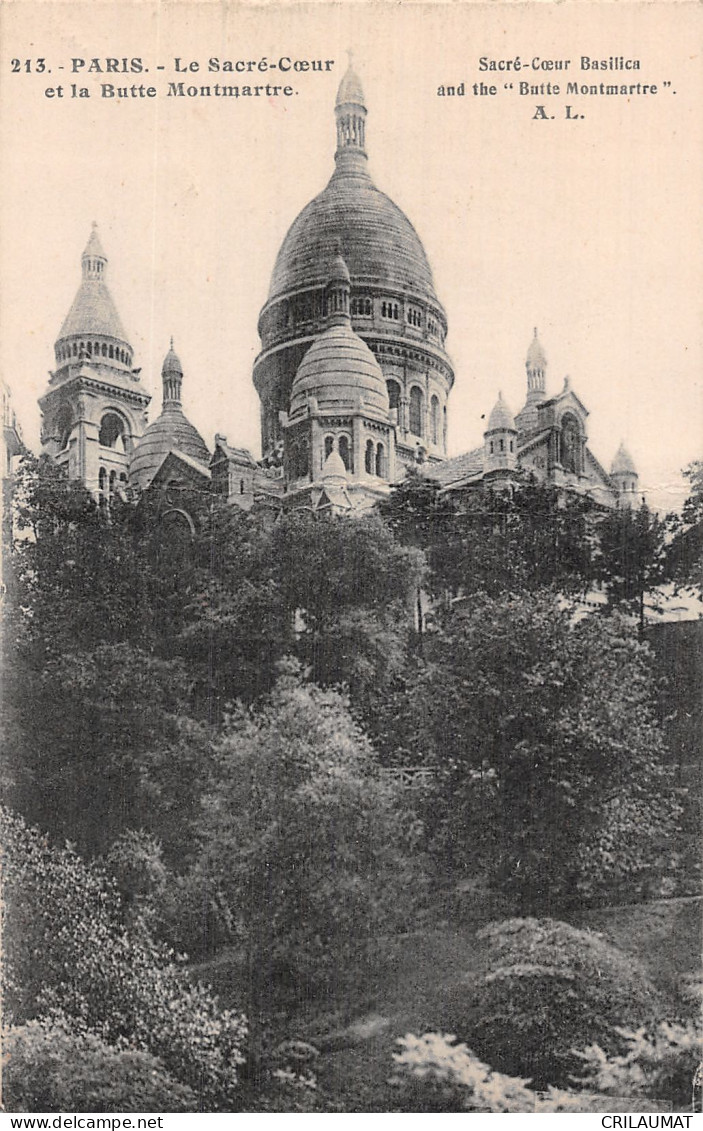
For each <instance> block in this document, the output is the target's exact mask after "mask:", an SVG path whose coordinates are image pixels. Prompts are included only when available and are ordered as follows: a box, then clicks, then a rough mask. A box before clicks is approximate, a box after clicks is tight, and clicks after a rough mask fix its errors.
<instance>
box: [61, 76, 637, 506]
mask: <svg viewBox="0 0 703 1131" xmlns="http://www.w3.org/2000/svg"><path fill="white" fill-rule="evenodd" d="M335 118H336V126H337V148H336V152H335V155H334V169H333V172H332V175H331V178H330V180H329V182H328V184H327V186H326V187H325V188H324V189H323V190H322V192H321V193H320V194H319V195H318V196H316V197H315V198H314V199H313V200H312V201H311V202H310V203H309V204H308V205H307V206H306V207H305V208H304V209H303V210H302V212H301V213H300V215H299V216H298V217H297V218H296V219H295V220H294V221H293V223H292V225H291V227H290V228H289V231H288V234H287V235H286V237H285V239H284V241H283V244H282V246H281V249H280V251H279V253H278V256H277V258H276V262H275V265H274V268H273V273H272V278H271V285H270V289H269V294H268V297H267V299H266V302H265V303H264V306H263V308H262V310H261V313H260V316H259V324H258V329H259V336H260V340H261V350H260V352H259V354H258V357H257V358H256V360H255V363H254V369H253V382H254V386H255V388H256V390H257V393H258V395H259V399H260V404H261V453H262V454H261V458H260V459H255V458H254V457H253V456H252V455H251V453H250V452H249V451H248V450H246V449H243V448H240V447H236V446H233V445H231V444H230V443H229V442H228V440H227V438H226V437H225V436H223V435H219V434H217V435H216V436H215V442H214V451H212V452H211V451H210V450H209V449H208V447H207V445H206V444H205V441H204V440H203V438H202V437H201V436H200V434H199V433H198V432H197V430H196V429H195V428H194V426H193V425H192V424H191V422H190V421H189V420H188V419H187V417H186V416H185V414H184V412H183V409H182V404H181V390H182V385H183V381H184V379H185V378H184V373H183V368H182V366H181V363H180V361H179V358H178V356H177V353H176V352H175V350H174V344H173V341H172V342H171V346H170V348H169V350H168V352H167V353H166V356H165V359H164V363H163V367H162V375H161V376H162V407H161V412H160V414H159V415H158V416H157V418H156V419H155V420H153V422H152V423H150V424H149V423H148V415H147V413H148V408H149V403H150V399H151V398H150V395H149V393H148V392H147V390H146V389H145V387H144V385H143V383H142V380H141V371H140V370H139V369H138V368H136V367H135V366H134V358H133V349H132V346H131V345H130V343H129V340H128V338H127V336H126V334H125V331H124V329H123V327H122V324H121V322H120V319H119V316H118V314H117V311H116V308H115V305H114V302H113V300H112V297H111V295H110V292H109V289H108V285H107V281H106V276H107V267H108V260H107V256H106V255H105V252H104V251H103V248H102V246H101V243H100V239H99V236H98V232H97V228H96V227H95V226H93V230H92V232H91V235H90V238H89V240H88V244H87V246H86V248H85V251H84V252H83V255H82V259H81V280H80V285H79V288H78V292H77V294H76V298H75V299H74V302H73V305H72V306H71V309H70V311H69V313H68V315H67V317H66V320H65V322H64V324H63V326H62V328H61V331H60V333H59V337H58V338H57V341H56V343H55V362H56V369H55V370H54V371H52V372H51V375H50V380H49V385H48V389H47V391H46V392H45V394H44V395H43V397H42V398H41V400H40V407H41V411H42V445H43V449H44V451H46V452H47V453H49V454H50V455H51V456H52V457H53V458H54V459H55V460H56V461H57V462H58V463H59V464H61V465H62V466H64V467H65V468H66V470H67V473H68V475H69V477H70V478H72V479H78V480H80V481H81V482H83V483H84V484H85V486H86V487H87V488H88V489H89V490H90V491H91V492H93V493H94V494H95V495H96V496H97V497H99V498H100V499H101V500H106V501H109V499H110V497H111V496H114V494H115V493H116V492H119V493H123V494H128V493H133V494H134V495H138V494H139V493H140V492H143V491H146V490H150V489H152V488H155V487H157V486H158V485H165V484H173V483H178V482H182V483H185V484H187V485H189V486H194V487H196V488H199V489H202V490H207V491H214V492H216V493H217V494H218V495H220V496H222V497H224V498H226V499H227V500H228V501H229V502H231V503H232V504H234V505H237V506H240V507H243V508H245V509H248V508H250V507H251V506H253V505H254V504H255V503H256V502H265V503H268V504H270V505H273V506H275V507H280V506H287V507H303V508H306V509H312V510H326V509H329V510H332V511H335V512H354V511H359V510H361V511H363V510H364V509H367V508H368V507H370V506H372V505H373V504H374V503H375V502H376V501H377V500H378V499H379V498H381V497H382V496H383V495H385V494H387V493H388V491H389V490H390V488H391V485H392V484H393V483H396V482H398V481H399V480H401V479H402V478H403V476H404V475H405V474H406V473H407V470H408V469H409V468H411V467H415V468H418V469H419V470H421V471H423V472H424V473H425V474H426V475H428V476H431V477H434V478H435V479H436V480H437V481H438V482H439V484H440V486H441V488H442V489H443V490H446V491H450V492H451V491H455V490H460V489H473V488H477V489H480V488H485V487H488V486H495V487H500V486H503V487H505V486H506V485H509V484H510V483H511V482H513V481H516V480H518V479H520V478H523V477H525V476H526V475H528V474H533V475H535V476H536V477H537V478H538V479H541V480H543V479H546V480H549V481H551V482H553V483H554V484H555V485H556V486H558V487H559V488H563V489H564V490H567V491H577V492H579V493H583V494H590V495H591V496H592V497H593V498H594V500H595V501H596V502H598V503H599V504H601V505H603V506H606V507H613V506H617V505H620V504H622V503H623V502H627V501H631V500H632V499H633V497H635V496H636V492H637V487H638V479H637V473H636V470H635V467H634V464H633V463H632V460H631V458H630V457H629V455H628V453H627V452H626V451H625V449H624V448H623V447H622V446H621V448H620V450H619V452H618V453H617V455H616V457H615V459H614V461H613V464H612V466H611V470H610V472H609V473H608V472H606V471H605V470H604V468H603V467H602V465H601V464H600V463H599V461H598V460H597V458H596V457H595V455H594V454H593V453H592V452H591V451H590V449H589V447H588V442H587V417H588V412H587V409H586V408H585V406H584V404H583V402H582V401H581V399H580V398H579V396H578V395H577V393H576V391H575V390H574V389H572V388H571V386H570V383H569V381H568V379H566V380H565V382H564V386H563V388H562V389H561V390H560V391H559V392H558V393H556V394H552V395H548V391H547V381H546V375H547V359H546V355H545V352H544V350H543V348H542V346H541V344H540V342H539V338H538V336H537V331H535V333H534V337H533V339H532V342H531V343H530V346H529V349H528V352H527V359H526V380H527V387H526V397H525V403H524V405H523V407H522V408H521V409H520V411H519V412H518V413H517V414H516V415H515V416H513V414H512V413H511V411H510V409H509V408H508V406H507V404H506V403H505V401H504V400H503V398H502V395H499V396H498V399H497V402H496V404H495V407H494V409H493V411H492V413H491V414H490V417H489V421H488V426H487V428H486V430H485V433H484V438H483V439H484V442H483V444H482V445H481V446H480V447H478V448H476V449H475V450H473V451H470V452H467V453H465V454H464V455H461V456H458V457H454V458H451V459H449V458H447V420H448V406H449V399H450V394H451V391H452V387H453V385H454V370H453V367H452V363H451V360H450V358H449V355H448V353H447V351H446V347H445V342H446V338H447V331H448V327H447V317H446V313H445V311H444V308H443V306H442V304H441V302H440V300H439V298H438V297H437V294H436V292H435V287H434V281H433V278H432V272H431V269H430V266H429V262H428V259H427V256H426V254H425V251H424V248H423V246H422V243H421V242H420V239H419V237H418V235H417V233H416V231H415V229H414V228H413V226H412V224H411V222H410V221H409V220H408V218H407V217H406V216H405V215H404V214H403V212H401V210H400V209H399V208H398V207H397V206H396V205H395V204H394V203H393V201H391V200H390V198H389V197H388V196H386V195H385V194H384V193H383V192H381V191H380V190H379V189H377V188H376V186H375V185H374V183H373V180H372V179H371V175H370V173H369V169H368V155H367V150H366V133H367V129H366V127H367V108H366V104H365V98H364V94H363V90H362V87H361V84H360V82H359V79H358V77H357V76H356V74H355V72H354V71H353V69H352V68H351V66H350V68H349V70H348V71H347V73H346V75H345V76H344V78H343V79H342V82H341V84H340V87H339V91H338V93H337V99H336V104H335Z"/></svg>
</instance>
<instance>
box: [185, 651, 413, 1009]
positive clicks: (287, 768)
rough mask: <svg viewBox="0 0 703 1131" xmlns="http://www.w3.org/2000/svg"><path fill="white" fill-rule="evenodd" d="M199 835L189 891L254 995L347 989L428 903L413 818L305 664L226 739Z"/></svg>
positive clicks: (291, 669) (241, 717)
mask: <svg viewBox="0 0 703 1131" xmlns="http://www.w3.org/2000/svg"><path fill="white" fill-rule="evenodd" d="M201 828H202V852H201V855H200V858H199V860H198V862H197V864H196V866H195V868H194V870H193V873H192V875H191V877H190V890H192V891H193V893H194V895H195V897H196V898H197V900H198V903H199V906H200V907H202V902H203V901H204V900H205V899H207V900H208V903H209V908H210V913H211V915H212V917H213V919H214V929H215V930H216V931H218V930H219V932H220V933H221V935H222V936H223V937H224V938H229V939H231V940H233V941H236V940H240V942H241V944H242V946H243V948H244V949H245V951H246V954H247V955H248V961H247V967H248V970H249V978H250V979H251V983H252V991H251V992H252V993H253V994H254V995H256V994H257V993H258V992H260V991H261V990H262V989H263V988H265V986H266V983H267V982H268V983H271V982H274V983H278V984H279V986H280V985H281V983H282V982H285V981H286V980H288V981H289V984H290V985H291V989H292V991H293V992H295V993H297V994H299V995H305V994H306V993H307V992H310V991H312V990H313V989H315V988H317V987H319V985H320V983H323V984H324V983H325V982H326V981H327V980H329V978H331V977H335V978H338V979H340V978H341V979H343V978H344V976H345V968H346V967H347V965H348V964H349V963H352V962H353V961H354V960H355V959H358V957H359V956H360V955H362V954H363V953H364V948H365V946H366V943H367V942H368V941H369V940H370V939H372V938H373V937H374V936H375V935H377V934H379V933H383V932H384V931H388V930H392V929H394V928H397V927H398V926H399V925H401V924H402V923H405V922H408V921H409V919H410V917H411V916H412V914H413V910H414V907H415V905H416V902H417V899H418V898H419V897H421V896H422V892H423V873H422V868H421V866H420V863H421V862H420V861H419V860H418V858H417V856H416V850H417V839H418V835H419V832H420V829H419V828H418V823H417V820H416V818H415V817H414V816H413V815H412V814H411V813H409V812H408V811H407V810H405V808H404V807H403V805H402V802H401V799H400V797H399V795H398V793H397V790H396V788H395V787H394V786H392V785H391V784H390V783H388V782H386V781H385V780H383V778H382V777H381V776H380V775H379V773H378V771H377V767H376V765H375V762H374V758H373V752H372V750H371V747H370V745H369V743H368V741H367V739H366V738H365V737H364V736H363V734H362V733H361V732H360V731H359V729H358V728H357V726H356V725H355V724H354V722H353V720H352V718H351V716H350V714H349V711H348V708H347V704H346V702H345V700H344V699H343V698H342V697H341V696H340V695H339V694H338V693H337V692H335V691H323V690H321V689H319V688H316V687H314V686H309V685H308V686H306V685H304V684H303V683H302V682H301V679H300V675H299V671H298V669H297V667H296V666H295V664H289V665H288V666H287V668H286V669H284V673H283V674H282V676H281V678H280V679H279V682H278V684H277V686H276V688H275V690H274V692H273V694H272V696H271V697H270V699H269V700H268V701H267V702H266V704H265V705H264V706H263V707H262V708H261V710H259V711H257V712H248V713H247V712H243V711H242V712H239V713H237V714H236V715H234V716H233V717H232V719H231V720H230V722H229V725H228V727H227V728H226V730H225V732H224V734H223V735H222V737H221V738H220V739H219V740H218V743H217V746H216V768H215V772H214V774H213V781H212V786H211V789H210V791H209V793H208V796H207V797H206V799H205V803H204V811H203V817H202V824H201ZM194 920H195V923H196V924H198V923H199V922H201V920H202V912H200V913H199V914H198V915H196V916H194Z"/></svg>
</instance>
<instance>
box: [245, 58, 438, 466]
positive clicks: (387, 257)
mask: <svg viewBox="0 0 703 1131" xmlns="http://www.w3.org/2000/svg"><path fill="white" fill-rule="evenodd" d="M335 119H336V126H337V149H336V152H335V155H334V162H335V167H334V172H333V174H332V176H331V178H330V180H329V182H328V184H327V186H326V188H324V189H323V191H322V192H321V193H319V195H318V196H316V197H315V198H314V200H311V201H310V203H309V204H307V205H306V206H305V208H303V210H302V212H301V213H300V214H299V215H298V216H297V218H296V219H295V220H294V221H293V223H292V224H291V226H290V228H289V230H288V234H287V235H286V238H285V239H284V241H283V244H282V246H281V249H280V251H279V253H278V256H277V257H276V263H275V266H274V269H273V275H272V277H271V286H270V288H269V294H268V298H267V300H266V302H265V303H264V306H263V309H262V310H261V313H260V315H259V335H260V337H261V352H260V354H259V355H258V357H257V359H256V361H255V362H254V374H253V377H254V385H255V387H256V390H257V392H258V394H259V397H260V399H261V440H262V451H263V454H264V455H269V454H272V453H275V451H276V450H277V445H278V444H279V443H280V441H281V440H282V438H283V437H282V423H281V422H282V420H284V419H285V417H286V415H287V414H288V413H289V412H290V410H291V390H292V385H293V379H294V377H295V375H296V373H297V372H298V368H299V366H300V364H301V362H302V360H303V357H304V356H305V354H306V352H307V351H308V350H309V349H310V346H311V344H312V342H313V341H315V339H316V338H318V337H319V335H321V334H323V333H324V331H325V329H326V326H327V322H326V317H327V310H326V298H325V286H326V283H327V280H328V271H329V264H330V262H331V260H332V259H333V258H334V256H335V255H340V254H341V256H343V258H344V260H345V262H346V265H347V267H348V269H349V276H350V279H349V282H350V301H349V314H350V316H351V326H352V329H353V331H354V334H355V335H356V336H357V338H358V339H360V340H361V341H362V342H363V343H364V344H365V348H366V347H368V351H369V354H370V355H373V357H374V358H375V363H374V364H375V366H377V367H378V368H379V369H380V371H381V374H382V377H383V380H384V381H385V383H386V392H387V394H388V401H389V404H390V408H391V409H392V410H393V411H394V412H395V414H396V419H397V429H398V441H397V448H396V450H397V452H398V456H399V459H400V461H401V463H402V462H405V463H406V464H408V465H410V464H413V463H414V462H415V461H416V455H417V449H418V448H422V449H423V450H424V451H425V452H427V453H428V458H430V459H440V458H443V457H444V456H445V454H446V417H447V413H446V403H447V397H448V394H449V392H450V390H451V387H452V385H453V383H454V373H453V370H452V364H451V361H450V359H449V358H448V356H447V354H446V351H445V347H444V342H445V337H446V333H447V319H446V314H445V312H444V308H443V307H442V304H441V303H440V301H439V299H438V298H437V294H436V292H435V288H434V282H433V279H432V271H431V270H430V265H429V263H428V260H427V256H426V255H425V250H424V248H423V246H422V244H421V242H420V239H419V236H418V234H417V232H416V231H415V229H414V227H413V225H412V224H411V223H410V221H409V220H408V218H407V216H406V215H405V214H404V213H403V212H402V211H401V209H400V208H398V206H397V205H396V204H394V203H393V201H392V200H391V199H390V198H389V197H388V196H386V194H385V193H383V192H380V191H379V190H378V189H377V188H376V186H375V185H374V183H373V181H372V180H371V177H370V176H369V171H368V157H367V153H366V119H367V110H366V106H365V100H364V92H363V90H362V87H361V83H360V81H359V78H358V76H357V75H356V73H355V72H354V70H353V68H352V67H351V64H350V67H349V70H348V71H347V73H346V74H345V75H344V77H343V79H342V81H341V83H340V86H339V91H338V93H337V100H336V104H335ZM367 360H368V359H367Z"/></svg>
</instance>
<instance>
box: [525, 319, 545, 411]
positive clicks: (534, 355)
mask: <svg viewBox="0 0 703 1131" xmlns="http://www.w3.org/2000/svg"><path fill="white" fill-rule="evenodd" d="M525 369H526V370H527V396H528V399H535V400H537V399H539V400H543V399H544V394H545V391H546V387H547V384H546V376H547V355H546V354H545V352H544V349H543V348H542V343H541V342H540V340H539V338H538V337H537V327H536V326H535V332H534V335H533V338H532V341H531V342H530V345H529V348H528V350H527V357H526V359H525Z"/></svg>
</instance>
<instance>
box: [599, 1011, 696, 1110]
mask: <svg viewBox="0 0 703 1131" xmlns="http://www.w3.org/2000/svg"><path fill="white" fill-rule="evenodd" d="M619 1033H620V1036H621V1037H622V1039H623V1041H624V1042H625V1045H626V1050H625V1052H624V1053H623V1054H622V1055H620V1056H608V1055H607V1053H605V1052H604V1051H603V1049H602V1048H601V1047H600V1046H599V1045H591V1046H590V1047H589V1048H587V1049H585V1050H584V1051H583V1052H582V1053H581V1054H580V1056H581V1059H582V1064H583V1066H585V1069H586V1075H585V1077H584V1078H583V1080H582V1081H581V1082H582V1083H583V1084H585V1085H586V1087H591V1088H593V1087H595V1088H597V1089H598V1091H599V1092H605V1093H607V1094H608V1095H620V1096H622V1095H628V1096H646V1097H649V1098H652V1099H658V1100H666V1101H668V1102H669V1103H670V1104H671V1106H672V1108H673V1110H674V1111H685V1110H686V1109H687V1108H691V1109H694V1108H695V1097H694V1088H695V1080H696V1073H697V1071H700V1065H701V1064H702V1063H703V1037H702V1036H701V1032H700V1026H699V1027H698V1028H696V1027H695V1026H694V1025H693V1024H692V1023H691V1022H689V1023H688V1024H686V1025H676V1024H669V1023H667V1022H663V1023H662V1024H661V1025H659V1027H658V1028H657V1029H656V1030H655V1032H654V1033H652V1034H647V1033H646V1032H645V1030H644V1029H639V1030H637V1032H629V1031H628V1030H626V1029H620V1030H619Z"/></svg>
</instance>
